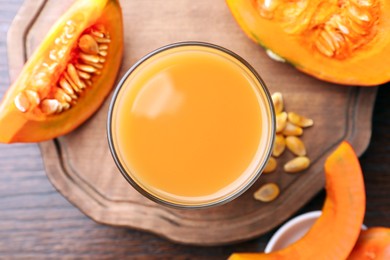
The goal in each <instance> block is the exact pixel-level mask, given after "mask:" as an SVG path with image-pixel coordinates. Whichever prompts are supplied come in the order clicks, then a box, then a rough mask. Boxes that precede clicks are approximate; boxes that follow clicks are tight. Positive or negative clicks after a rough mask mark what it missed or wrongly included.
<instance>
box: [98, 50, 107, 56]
mask: <svg viewBox="0 0 390 260" xmlns="http://www.w3.org/2000/svg"><path fill="white" fill-rule="evenodd" d="M99 55H100V56H103V57H106V56H107V51H99Z"/></svg>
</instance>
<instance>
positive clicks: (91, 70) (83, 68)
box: [76, 63, 97, 73]
mask: <svg viewBox="0 0 390 260" xmlns="http://www.w3.org/2000/svg"><path fill="white" fill-rule="evenodd" d="M76 68H77V69H79V70H81V71H84V72H87V73H96V72H97V69H96V68H95V67H93V66H91V65H87V64H80V63H77V64H76Z"/></svg>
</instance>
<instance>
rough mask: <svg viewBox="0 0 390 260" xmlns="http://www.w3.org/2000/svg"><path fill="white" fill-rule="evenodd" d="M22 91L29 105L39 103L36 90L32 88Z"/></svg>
mask: <svg viewBox="0 0 390 260" xmlns="http://www.w3.org/2000/svg"><path fill="white" fill-rule="evenodd" d="M24 93H25V94H26V96H27V98H28V100H29V101H30V104H31V105H39V103H40V102H41V99H40V98H39V95H38V92H36V91H34V90H30V89H26V90H25V91H24Z"/></svg>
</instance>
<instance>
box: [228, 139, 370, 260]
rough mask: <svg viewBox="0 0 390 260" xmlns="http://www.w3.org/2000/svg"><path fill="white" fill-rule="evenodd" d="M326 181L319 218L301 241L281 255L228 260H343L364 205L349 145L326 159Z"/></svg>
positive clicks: (356, 232) (359, 175) (355, 160)
mask: <svg viewBox="0 0 390 260" xmlns="http://www.w3.org/2000/svg"><path fill="white" fill-rule="evenodd" d="M325 177H326V185H325V189H326V199H325V203H324V206H323V208H322V215H321V217H320V218H318V220H317V221H316V222H315V223H314V225H313V226H312V228H311V229H310V230H309V231H308V233H307V234H306V235H305V236H304V237H303V238H301V239H300V240H298V241H296V242H295V243H293V244H291V245H290V246H288V247H286V248H285V249H282V250H280V251H276V252H272V253H269V254H265V253H236V254H233V255H231V257H230V258H229V259H230V260H244V259H294V260H299V259H302V260H305V259H346V258H347V256H348V255H349V253H350V252H351V250H352V248H353V246H354V245H355V243H356V241H357V239H358V236H359V233H360V229H361V225H362V223H363V218H364V212H365V203H366V197H365V190H364V180H363V174H362V171H361V168H360V164H359V160H358V158H357V156H356V154H355V152H354V150H353V148H352V147H351V145H350V144H349V143H347V142H343V143H341V145H340V146H339V147H338V148H337V149H336V150H335V151H334V152H333V153H332V154H331V155H330V156H329V157H328V158H327V160H326V162H325Z"/></svg>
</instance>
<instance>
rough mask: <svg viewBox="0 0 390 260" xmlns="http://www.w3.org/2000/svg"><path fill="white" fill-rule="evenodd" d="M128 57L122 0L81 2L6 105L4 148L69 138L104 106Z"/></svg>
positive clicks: (1, 108) (0, 115)
mask: <svg viewBox="0 0 390 260" xmlns="http://www.w3.org/2000/svg"><path fill="white" fill-rule="evenodd" d="M122 53H123V26H122V12H121V8H120V5H119V3H118V1H117V0H77V1H76V2H75V3H74V4H73V5H72V6H71V7H70V8H69V10H68V11H67V12H65V13H64V14H63V15H62V16H61V17H60V18H59V19H58V21H57V22H56V23H55V24H54V25H53V27H52V28H51V29H50V31H49V32H48V34H47V36H46V37H45V38H44V39H43V41H42V43H41V44H40V45H39V46H38V47H37V49H36V50H35V52H34V53H33V54H32V55H31V57H30V58H29V60H28V61H27V63H26V64H25V66H24V67H23V69H22V71H21V73H20V75H19V77H18V78H17V79H16V81H15V82H14V83H13V84H12V86H11V87H10V88H9V90H8V91H7V93H6V95H5V96H4V98H3V100H2V102H1V104H0V124H1V125H6V126H7V127H1V128H0V142H3V143H12V142H40V141H44V140H48V139H52V138H55V137H57V136H60V135H63V134H66V133H68V132H70V131H72V130H74V129H75V128H76V127H78V126H79V125H80V124H82V123H83V122H84V121H85V120H87V119H88V118H89V117H90V116H91V115H92V114H93V113H94V112H95V111H96V110H97V109H98V108H99V107H100V105H101V104H102V102H103V101H104V99H105V98H106V97H107V95H108V94H109V92H110V91H111V89H112V87H113V84H114V81H115V79H116V75H117V72H118V71H119V66H120V64H121V58H122Z"/></svg>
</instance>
